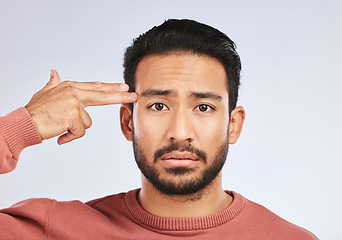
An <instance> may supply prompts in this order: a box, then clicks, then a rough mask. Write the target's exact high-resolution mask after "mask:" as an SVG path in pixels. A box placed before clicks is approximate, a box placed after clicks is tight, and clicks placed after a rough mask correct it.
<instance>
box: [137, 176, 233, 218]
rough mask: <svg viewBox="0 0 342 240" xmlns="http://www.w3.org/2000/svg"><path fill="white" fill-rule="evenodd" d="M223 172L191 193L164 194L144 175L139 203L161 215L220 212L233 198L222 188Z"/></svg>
mask: <svg viewBox="0 0 342 240" xmlns="http://www.w3.org/2000/svg"><path fill="white" fill-rule="evenodd" d="M221 173H222V172H220V173H219V175H218V176H217V177H216V178H215V179H214V181H212V182H211V184H209V185H208V186H207V187H206V188H204V189H202V190H200V191H199V192H196V193H194V194H189V195H166V194H163V193H161V192H159V191H158V190H157V189H156V188H155V187H154V186H153V185H152V184H151V183H150V182H149V181H148V180H147V179H146V178H145V177H144V176H142V187H141V190H140V192H139V195H138V200H139V203H140V205H141V207H142V208H144V209H145V211H147V212H149V213H151V214H153V215H155V216H159V217H167V218H193V217H204V216H209V215H212V214H215V213H218V212H220V211H222V210H223V209H225V208H227V207H228V206H229V205H230V204H231V202H232V199H233V198H232V197H231V196H230V195H228V194H227V193H226V192H224V190H223V188H222V183H221V180H222V174H221Z"/></svg>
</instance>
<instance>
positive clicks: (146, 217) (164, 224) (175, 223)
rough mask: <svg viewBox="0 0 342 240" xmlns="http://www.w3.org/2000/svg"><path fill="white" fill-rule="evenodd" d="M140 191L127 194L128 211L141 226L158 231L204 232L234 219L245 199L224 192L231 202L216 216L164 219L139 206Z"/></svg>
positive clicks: (233, 193)
mask: <svg viewBox="0 0 342 240" xmlns="http://www.w3.org/2000/svg"><path fill="white" fill-rule="evenodd" d="M139 190H140V189H135V190H132V191H129V192H127V194H126V197H125V201H126V205H127V208H128V210H129V211H130V212H131V214H132V215H133V216H134V217H135V218H136V219H137V220H138V221H139V222H141V223H142V224H144V225H146V226H147V227H151V228H154V229H159V230H168V231H190V230H192V231H193V230H204V229H208V228H213V227H217V226H219V225H222V224H224V223H226V222H228V221H230V220H232V219H233V218H234V217H236V216H237V215H238V214H239V213H240V212H241V210H242V209H243V207H244V205H245V203H246V199H245V198H244V197H242V196H241V195H240V194H238V193H235V192H233V191H226V192H227V193H228V194H230V195H232V196H233V202H232V203H231V204H230V205H229V207H227V208H226V209H224V210H222V211H221V212H218V213H216V214H213V215H210V216H206V217H197V218H164V217H158V216H155V215H152V214H150V213H148V212H146V211H145V210H144V209H143V208H142V207H141V206H140V204H139V202H138V199H137V193H138V192H139Z"/></svg>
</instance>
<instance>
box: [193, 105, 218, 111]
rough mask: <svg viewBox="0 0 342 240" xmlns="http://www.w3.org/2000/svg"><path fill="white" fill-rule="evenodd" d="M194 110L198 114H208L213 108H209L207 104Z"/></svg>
mask: <svg viewBox="0 0 342 240" xmlns="http://www.w3.org/2000/svg"><path fill="white" fill-rule="evenodd" d="M196 109H197V110H198V111H200V112H210V111H212V110H214V108H213V107H211V106H209V105H208V104H200V105H198V106H197V107H196Z"/></svg>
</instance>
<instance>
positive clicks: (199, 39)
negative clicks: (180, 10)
mask: <svg viewBox="0 0 342 240" xmlns="http://www.w3.org/2000/svg"><path fill="white" fill-rule="evenodd" d="M235 48H236V47H235V44H234V42H233V41H232V40H231V39H230V38H229V37H228V36H227V35H226V34H224V33H222V32H220V31H219V30H217V29H215V28H213V27H210V26H208V25H205V24H202V23H198V22H196V21H193V20H187V19H185V20H176V19H170V20H167V21H165V22H164V23H163V24H161V25H159V26H156V27H154V28H152V29H151V30H149V31H147V32H146V33H144V34H142V35H140V36H139V37H138V38H136V39H135V40H134V41H133V44H132V45H131V46H130V47H128V48H127V50H126V53H125V56H124V69H125V70H124V79H125V82H126V84H128V85H129V88H130V91H132V92H134V91H135V81H136V79H135V72H136V69H137V66H138V64H139V62H140V61H141V60H142V59H143V58H144V57H146V56H148V55H152V54H159V55H164V54H170V53H179V52H188V53H192V54H196V55H204V56H209V57H212V58H214V59H216V60H217V61H219V62H220V63H221V64H222V66H223V67H224V69H225V72H226V76H227V86H226V87H227V89H228V92H229V111H230V112H231V111H232V110H233V109H234V108H235V107H236V102H237V99H238V89H239V85H240V70H241V62H240V57H239V54H238V53H237V52H236V51H235Z"/></svg>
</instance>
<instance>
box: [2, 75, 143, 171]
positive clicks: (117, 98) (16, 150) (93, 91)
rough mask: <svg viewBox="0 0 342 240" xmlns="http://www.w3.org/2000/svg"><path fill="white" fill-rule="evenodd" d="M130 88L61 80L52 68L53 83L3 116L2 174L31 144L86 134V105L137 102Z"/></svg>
mask: <svg viewBox="0 0 342 240" xmlns="http://www.w3.org/2000/svg"><path fill="white" fill-rule="evenodd" d="M127 91H128V86H127V85H126V84H118V83H111V84H110V83H99V82H89V83H85V82H83V83H82V82H71V81H64V82H61V79H60V77H59V75H58V73H57V71H55V70H52V71H51V73H50V80H49V82H48V83H47V84H46V86H45V87H43V88H42V89H41V90H40V91H39V92H37V93H36V94H35V95H34V96H33V97H32V99H31V101H30V102H29V103H28V104H27V105H26V106H25V108H20V109H18V110H16V111H14V112H12V113H10V114H8V115H7V116H5V117H2V118H0V174H1V173H6V172H10V171H12V170H13V169H14V168H15V167H16V164H17V161H18V158H19V154H20V152H21V151H22V150H23V149H24V148H25V147H27V146H30V145H33V144H37V143H40V142H41V141H42V140H44V139H49V138H53V137H56V136H59V138H58V140H57V141H58V143H59V144H64V143H67V142H70V141H72V140H74V139H77V138H80V137H83V136H84V134H85V130H86V129H87V128H89V127H90V126H91V124H92V121H91V118H90V116H89V115H88V113H87V112H86V110H85V109H84V108H85V107H87V106H99V105H109V104H120V103H131V102H135V101H136V94H135V93H129V92H127Z"/></svg>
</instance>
